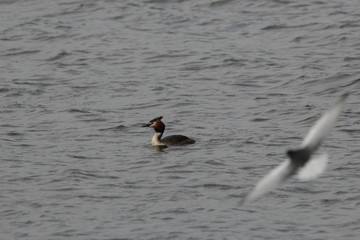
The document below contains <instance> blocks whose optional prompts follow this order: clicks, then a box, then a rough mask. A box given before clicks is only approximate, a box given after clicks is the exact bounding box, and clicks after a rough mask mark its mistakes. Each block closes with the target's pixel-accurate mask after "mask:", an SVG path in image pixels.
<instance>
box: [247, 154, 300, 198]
mask: <svg viewBox="0 0 360 240" xmlns="http://www.w3.org/2000/svg"><path fill="white" fill-rule="evenodd" d="M295 172H296V167H295V166H294V165H293V164H291V162H290V161H289V160H286V161H284V162H283V163H281V164H280V165H279V166H277V167H276V168H274V169H273V170H272V171H271V172H270V173H269V174H268V175H266V176H265V177H264V178H263V179H261V180H260V181H259V182H258V183H257V184H256V186H255V188H254V189H253V190H252V191H251V192H249V193H248V194H246V196H245V198H244V199H243V200H242V202H241V204H246V203H249V202H251V201H254V200H256V199H258V198H259V197H261V196H262V195H264V194H266V193H268V192H270V191H272V190H274V189H275V188H276V187H277V186H278V185H280V184H281V183H282V182H284V181H285V180H286V179H287V178H289V177H290V176H291V175H293V174H294V173H295Z"/></svg>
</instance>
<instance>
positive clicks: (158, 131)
mask: <svg viewBox="0 0 360 240" xmlns="http://www.w3.org/2000/svg"><path fill="white" fill-rule="evenodd" d="M161 119H162V117H157V118H154V119H152V120H151V121H149V123H147V124H145V125H143V127H151V128H153V129H154V130H155V134H154V136H153V137H152V139H151V145H153V146H181V145H187V144H192V143H195V140H194V139H191V138H188V137H187V136H184V135H171V136H167V137H164V138H162V135H163V134H164V132H165V124H164V123H163V122H162V121H161Z"/></svg>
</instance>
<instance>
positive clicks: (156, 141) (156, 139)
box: [151, 133, 165, 146]
mask: <svg viewBox="0 0 360 240" xmlns="http://www.w3.org/2000/svg"><path fill="white" fill-rule="evenodd" d="M161 136H162V133H155V134H154V136H153V137H152V139H151V145H153V146H165V144H164V143H162V142H161V141H160V139H161Z"/></svg>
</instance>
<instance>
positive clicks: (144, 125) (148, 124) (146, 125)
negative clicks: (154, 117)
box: [141, 123, 151, 127]
mask: <svg viewBox="0 0 360 240" xmlns="http://www.w3.org/2000/svg"><path fill="white" fill-rule="evenodd" d="M150 125H151V124H150V123H147V124H143V125H142V126H141V127H150Z"/></svg>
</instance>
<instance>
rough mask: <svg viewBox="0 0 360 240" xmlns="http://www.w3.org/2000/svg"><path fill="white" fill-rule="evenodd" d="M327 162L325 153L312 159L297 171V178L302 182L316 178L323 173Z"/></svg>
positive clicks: (327, 156)
mask: <svg viewBox="0 0 360 240" xmlns="http://www.w3.org/2000/svg"><path fill="white" fill-rule="evenodd" d="M328 160H329V155H328V154H327V153H323V154H321V155H320V156H316V157H312V158H311V159H310V160H309V161H308V162H307V163H306V165H305V166H304V167H302V168H301V169H300V170H299V172H298V175H297V177H298V178H299V179H300V180H302V181H308V180H311V179H314V178H317V177H318V176H320V174H322V173H323V172H324V171H325V168H326V166H327V163H328Z"/></svg>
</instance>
